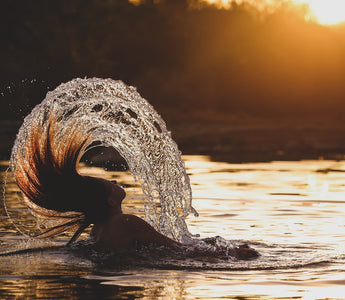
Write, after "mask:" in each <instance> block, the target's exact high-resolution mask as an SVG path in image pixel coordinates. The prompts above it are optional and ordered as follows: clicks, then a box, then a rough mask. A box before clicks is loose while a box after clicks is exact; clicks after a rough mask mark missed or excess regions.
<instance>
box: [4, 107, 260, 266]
mask: <svg viewBox="0 0 345 300" xmlns="http://www.w3.org/2000/svg"><path fill="white" fill-rule="evenodd" d="M44 121H45V124H44V126H43V125H42V126H39V125H40V124H36V125H37V126H31V127H30V126H27V127H26V128H24V129H23V130H24V135H23V136H24V138H23V139H21V140H20V141H18V140H17V141H16V143H24V145H21V147H17V148H19V149H20V151H17V152H16V154H15V156H13V155H12V157H11V165H12V171H13V174H14V178H15V181H16V183H17V184H18V186H19V188H20V190H21V191H22V193H23V195H24V201H25V204H26V205H27V206H28V207H29V208H30V210H31V211H32V213H33V214H34V215H35V216H37V217H41V218H45V219H48V220H49V219H63V220H64V221H63V222H62V223H60V224H59V225H57V226H55V227H52V228H50V229H49V230H46V231H45V232H44V233H43V234H42V235H41V236H42V237H49V236H53V235H55V234H59V233H62V232H65V231H66V230H67V229H71V228H75V234H74V236H73V237H72V238H71V240H70V242H69V244H70V243H72V242H74V241H75V240H76V239H77V238H78V236H79V235H80V234H81V233H82V232H83V230H84V229H86V228H87V227H88V226H90V225H92V226H93V228H92V230H91V234H90V237H91V238H92V239H93V240H94V242H95V245H96V246H97V247H98V248H99V249H104V250H106V251H111V250H117V249H129V248H133V247H138V245H139V246H140V245H154V246H166V247H181V246H183V244H181V243H180V242H177V241H175V240H173V239H171V238H169V237H167V236H165V235H163V234H162V233H160V232H158V231H157V230H156V229H154V228H153V227H152V226H151V225H150V224H149V223H147V222H146V221H145V220H143V219H141V218H139V217H137V216H135V215H129V214H124V213H123V212H122V207H121V205H122V201H123V200H124V199H125V196H126V193H125V191H124V189H123V188H122V187H121V186H120V185H119V184H118V183H117V182H116V181H109V180H106V179H103V178H96V177H90V176H83V175H81V174H79V172H78V162H79V161H80V157H81V155H82V154H83V153H84V150H85V147H86V146H87V144H88V142H89V141H88V137H87V136H86V137H85V136H83V135H80V134H79V132H78V130H77V129H76V128H70V132H69V135H68V136H66V137H64V136H61V135H59V133H58V128H57V127H56V124H57V123H56V122H55V120H54V116H52V115H51V114H49V113H48V114H47V115H45V120H44ZM57 147H58V148H59V151H54V150H55V148H57ZM14 160H15V161H14ZM233 255H234V256H235V257H237V258H240V259H250V258H253V257H256V256H258V254H257V252H256V251H255V250H253V249H251V248H249V247H248V246H246V245H242V246H239V247H237V248H235V249H234V250H233Z"/></svg>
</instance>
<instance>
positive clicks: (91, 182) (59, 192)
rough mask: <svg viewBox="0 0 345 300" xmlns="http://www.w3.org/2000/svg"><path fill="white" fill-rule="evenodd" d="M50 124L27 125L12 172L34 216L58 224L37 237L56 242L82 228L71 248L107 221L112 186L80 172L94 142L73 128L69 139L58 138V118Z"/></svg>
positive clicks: (15, 156) (14, 155) (12, 161)
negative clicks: (86, 231)
mask: <svg viewBox="0 0 345 300" xmlns="http://www.w3.org/2000/svg"><path fill="white" fill-rule="evenodd" d="M32 123H35V121H34V120H32ZM45 124H46V125H45V126H39V124H35V125H36V126H33V124H31V126H27V127H29V128H25V134H24V137H25V138H24V139H21V140H18V138H17V140H16V143H21V145H20V147H19V149H20V150H21V151H18V149H17V151H16V153H15V154H14V153H13V152H12V156H11V166H12V171H13V174H14V178H15V181H16V183H17V185H18V186H19V188H20V190H21V191H22V193H23V196H24V202H25V204H26V205H27V206H28V207H29V209H30V210H31V212H32V213H33V214H34V215H35V216H36V217H38V218H40V219H45V220H58V223H59V224H58V225H55V226H53V227H51V228H48V229H46V230H45V231H44V232H42V233H41V234H39V235H38V237H42V238H44V237H51V236H53V235H56V234H59V233H62V232H65V231H66V230H68V229H72V228H74V229H76V228H77V231H76V232H75V234H74V236H73V237H72V239H71V240H70V242H69V243H71V242H72V241H74V240H75V239H76V238H77V237H78V236H79V235H80V233H81V232H82V231H83V230H84V229H85V228H86V227H88V226H89V225H90V224H93V223H96V222H100V221H102V220H103V219H104V218H106V216H107V212H108V211H109V210H108V203H107V193H108V191H107V186H106V184H104V182H102V180H100V179H97V178H93V177H89V176H82V175H80V174H79V173H78V163H79V161H80V158H81V156H82V154H83V153H84V151H85V148H86V146H87V145H88V142H89V137H88V136H84V135H82V134H81V133H80V132H79V131H78V128H75V127H72V128H67V129H66V130H68V131H69V134H68V135H67V134H66V135H65V136H64V135H62V136H61V135H60V136H59V137H58V138H57V132H58V131H57V128H55V125H54V124H56V123H55V122H54V121H53V117H50V118H49V120H48V122H46V123H45ZM14 148H15V147H14ZM17 148H18V147H17Z"/></svg>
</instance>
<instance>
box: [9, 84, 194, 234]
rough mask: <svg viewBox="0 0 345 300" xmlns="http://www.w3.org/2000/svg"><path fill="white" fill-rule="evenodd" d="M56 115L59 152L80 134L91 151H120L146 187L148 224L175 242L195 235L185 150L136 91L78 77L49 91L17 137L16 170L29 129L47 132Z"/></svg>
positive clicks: (144, 188) (14, 159)
mask: <svg viewBox="0 0 345 300" xmlns="http://www.w3.org/2000/svg"><path fill="white" fill-rule="evenodd" d="M52 115H53V116H54V118H53V119H54V122H56V124H54V127H56V128H58V132H57V134H56V138H57V141H58V142H57V143H55V144H54V145H55V148H54V149H53V151H55V152H56V153H59V151H62V149H63V148H62V147H61V145H60V144H59V139H60V140H62V137H64V138H66V137H71V138H72V134H73V131H74V130H77V131H78V135H81V136H85V139H86V137H88V145H87V146H89V148H90V147H91V146H92V145H94V144H95V143H97V144H99V145H102V146H109V147H113V148H115V149H116V150H117V151H118V152H119V154H120V155H121V156H122V157H123V158H124V159H125V160H126V162H127V164H128V166H129V170H130V172H131V173H132V175H133V177H134V179H135V180H136V181H139V182H140V183H141V187H142V190H143V194H144V198H143V201H144V208H145V218H146V220H147V221H148V222H149V223H150V224H151V225H153V226H154V227H155V228H156V229H157V230H159V231H160V232H162V233H164V234H165V235H167V236H169V237H171V238H174V239H175V240H178V241H183V240H186V239H188V238H189V237H190V236H191V234H190V233H189V231H188V228H187V225H186V223H185V218H186V217H187V215H188V214H189V213H190V212H194V214H196V211H195V210H194V209H193V207H192V205H191V203H192V191H191V187H190V182H189V178H188V176H187V174H186V172H185V167H184V163H183V161H182V159H181V154H180V151H179V150H178V148H177V145H176V143H175V142H174V141H173V140H172V138H171V135H170V132H169V131H168V130H167V128H166V124H165V122H164V121H163V119H162V118H161V117H160V116H159V114H158V113H157V112H156V111H155V110H154V108H153V107H152V106H151V105H150V104H149V103H148V102H147V101H146V100H145V99H143V98H142V97H141V96H140V95H139V93H138V92H137V91H136V88H134V87H131V86H127V85H125V84H124V83H123V82H121V81H114V80H112V79H99V78H89V79H79V78H78V79H74V80H71V81H69V82H67V83H63V84H61V85H60V86H58V87H57V88H56V89H55V90H53V91H52V92H48V93H47V95H46V98H45V99H44V100H43V102H42V103H41V104H39V105H37V106H36V107H35V108H34V109H33V111H32V112H31V114H30V115H28V116H27V117H26V118H25V120H24V123H23V125H22V127H21V129H20V131H19V133H18V135H17V139H16V142H15V144H14V147H13V149H12V157H11V168H12V170H15V168H16V167H18V166H17V165H16V161H17V159H16V158H17V157H19V155H22V154H23V153H24V151H25V141H26V139H27V137H28V132H29V130H31V129H32V128H33V129H35V128H37V129H38V126H42V128H46V127H47V126H48V125H47V123H48V119H49V116H52ZM86 149H88V147H86ZM86 151H87V150H85V152H86Z"/></svg>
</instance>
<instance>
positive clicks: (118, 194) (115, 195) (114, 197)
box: [108, 180, 126, 210]
mask: <svg viewBox="0 0 345 300" xmlns="http://www.w3.org/2000/svg"><path fill="white" fill-rule="evenodd" d="M109 183H110V186H109V190H110V193H109V197H108V203H109V204H110V206H111V207H113V208H115V209H119V210H121V203H122V200H123V199H124V198H125V197H126V192H125V190H124V189H123V187H122V186H121V185H119V184H118V183H117V181H116V180H112V181H110V182H109Z"/></svg>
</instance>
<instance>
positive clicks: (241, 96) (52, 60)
mask: <svg viewBox="0 0 345 300" xmlns="http://www.w3.org/2000/svg"><path fill="white" fill-rule="evenodd" d="M1 5H2V9H1V15H2V16H1V22H2V24H1V28H0V30H1V34H2V47H1V48H0V63H1V66H2V72H1V74H0V83H1V87H0V88H1V94H0V101H1V105H2V107H3V109H2V111H1V112H0V114H1V115H2V117H4V118H16V117H18V116H20V118H22V114H25V113H27V112H28V111H30V110H31V108H32V107H33V105H35V104H37V103H39V102H40V101H41V100H42V99H43V98H44V95H45V93H46V92H47V91H48V90H51V89H53V88H55V87H56V86H57V85H58V84H59V83H61V82H65V81H68V80H70V79H72V78H74V77H85V76H86V77H93V76H97V77H111V78H114V79H122V80H123V81H125V82H126V83H127V84H130V85H134V86H136V87H138V90H139V92H140V93H141V94H142V95H143V96H144V97H145V98H147V99H148V100H149V101H150V102H151V103H152V104H153V105H154V106H155V107H156V108H157V109H158V111H159V112H161V113H162V114H165V115H168V118H169V117H170V116H173V117H175V118H177V117H178V118H186V117H187V116H188V117H189V118H193V117H194V118H200V117H201V116H203V115H204V117H205V115H206V114H207V117H208V118H215V119H219V116H220V115H221V114H223V115H224V114H225V115H229V114H234V115H237V114H243V113H245V114H248V115H252V116H264V117H267V116H281V115H286V116H295V115H302V116H307V115H308V116H320V115H322V116H327V117H328V118H329V119H330V120H334V119H337V118H338V119H339V118H341V117H342V116H343V115H344V113H345V85H344V82H345V26H344V23H343V21H344V19H345V8H344V6H345V1H340V0H338V1H337V0H327V1H326V0H324V1H317V0H309V1H304V0H294V1H288V0H257V1H254V0H236V1H227V0H207V1H206V0H199V1H198V0H175V1H173V0H146V1H143V0H141V1H140V0H130V1H127V0H113V1H99V0H88V1H82V0H75V1H68V2H66V1H62V0H55V1H50V2H47V1H43V0H38V1H34V2H31V1H24V0H18V1H3V2H2V4H1ZM174 110H177V111H178V113H170V112H171V111H174ZM224 118H228V117H227V116H225V117H224Z"/></svg>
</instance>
